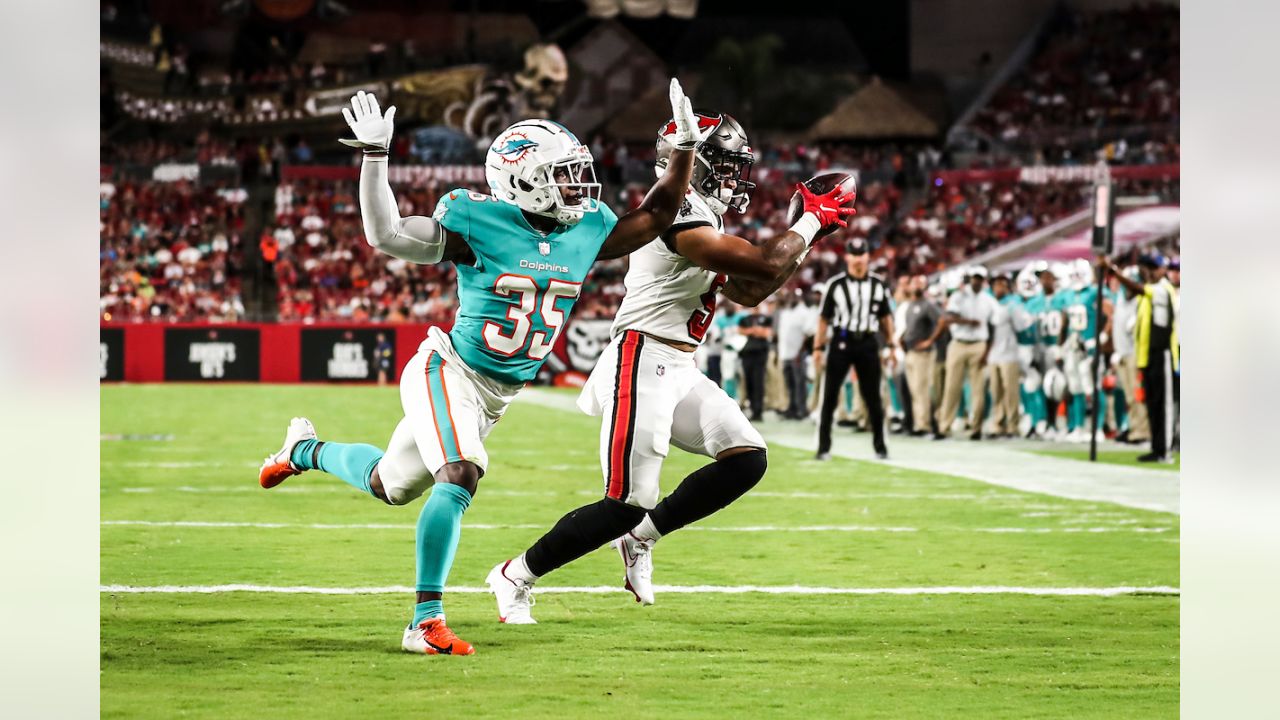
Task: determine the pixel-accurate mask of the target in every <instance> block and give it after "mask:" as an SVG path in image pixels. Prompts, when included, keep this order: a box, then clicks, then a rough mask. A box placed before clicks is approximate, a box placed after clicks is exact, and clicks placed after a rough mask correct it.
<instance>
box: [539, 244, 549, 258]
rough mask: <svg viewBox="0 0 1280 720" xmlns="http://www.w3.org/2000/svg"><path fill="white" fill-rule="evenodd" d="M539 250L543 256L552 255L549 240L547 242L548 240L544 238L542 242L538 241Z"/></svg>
mask: <svg viewBox="0 0 1280 720" xmlns="http://www.w3.org/2000/svg"><path fill="white" fill-rule="evenodd" d="M538 252H540V253H542V255H543V257H546V256H547V255H550V254H551V243H549V242H547V241H545V240H544V241H542V242H540V243H538Z"/></svg>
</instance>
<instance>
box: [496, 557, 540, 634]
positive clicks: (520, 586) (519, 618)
mask: <svg viewBox="0 0 1280 720" xmlns="http://www.w3.org/2000/svg"><path fill="white" fill-rule="evenodd" d="M510 564H511V561H510V560H507V561H506V562H500V563H498V564H497V565H494V566H493V569H492V570H490V571H489V576H488V577H486V578H485V579H484V581H485V582H486V583H487V584H488V585H489V592H491V593H493V596H494V597H495V598H497V599H498V622H500V623H506V624H507V625H537V624H538V621H537V620H534V619H533V615H530V614H529V609H530V608H532V607H533V604H534V600H533V586H532V585H530V584H528V583H526V582H523V581H521V580H512V579H511V578H509V577H507V574H506V573H505V572H504V571H505V570H506V569H507V565H510Z"/></svg>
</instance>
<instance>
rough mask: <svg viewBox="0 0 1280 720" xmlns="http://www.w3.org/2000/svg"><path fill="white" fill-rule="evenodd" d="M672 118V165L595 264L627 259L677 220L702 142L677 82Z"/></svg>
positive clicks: (624, 219) (622, 221)
mask: <svg viewBox="0 0 1280 720" xmlns="http://www.w3.org/2000/svg"><path fill="white" fill-rule="evenodd" d="M670 95H671V117H672V118H673V119H674V120H675V124H676V131H675V133H673V134H672V135H670V136H664V139H666V140H667V141H668V142H670V143H671V144H672V145H673V146H674V147H675V151H674V152H672V153H671V163H670V165H668V167H667V171H666V172H665V173H663V175H662V177H661V178H659V179H658V182H656V183H654V184H653V187H652V188H650V189H649V192H648V194H647V195H645V197H644V200H643V201H641V203H640V206H639V207H637V208H636V209H635V210H632V211H631V212H629V213H627V214H626V215H623V216H622V217H621V218H619V219H618V224H617V225H615V226H614V228H613V231H612V232H610V233H609V237H608V238H606V239H605V241H604V245H603V246H601V248H600V253H599V254H598V255H597V256H596V259H597V260H611V259H613V258H619V257H622V256H623V255H630V254H631V253H632V252H634V251H636V250H639V249H640V248H642V247H644V246H645V245H647V244H649V243H650V242H653V239H654V238H656V237H658V236H659V235H661V234H662V233H664V232H666V231H667V228H669V227H671V223H673V222H675V220H676V213H678V212H679V211H680V204H681V203H683V202H684V195H685V193H686V192H688V190H689V180H690V178H692V177H693V155H694V151H695V149H696V148H697V147H698V144H699V142H701V139H700V137H699V135H698V118H697V116H695V115H694V114H693V106H692V104H690V102H689V98H687V97H685V94H684V90H682V89H681V88H680V81H678V80H676V79H675V78H671V92H670Z"/></svg>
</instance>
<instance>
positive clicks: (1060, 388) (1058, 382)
mask: <svg viewBox="0 0 1280 720" xmlns="http://www.w3.org/2000/svg"><path fill="white" fill-rule="evenodd" d="M1043 382H1044V394H1045V397H1047V398H1049V399H1050V400H1061V399H1062V397H1063V396H1064V395H1066V393H1067V376H1066V375H1065V374H1064V373H1063V372H1062V371H1061V370H1059V369H1058V368H1056V367H1052V368H1049V370H1048V372H1046V373H1045V374H1044V381H1043Z"/></svg>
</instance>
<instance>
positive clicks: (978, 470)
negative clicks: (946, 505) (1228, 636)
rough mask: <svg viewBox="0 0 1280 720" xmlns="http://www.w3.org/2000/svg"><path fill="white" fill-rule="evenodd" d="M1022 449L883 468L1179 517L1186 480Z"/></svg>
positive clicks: (802, 442)
mask: <svg viewBox="0 0 1280 720" xmlns="http://www.w3.org/2000/svg"><path fill="white" fill-rule="evenodd" d="M516 402H529V403H535V404H538V405H542V406H543V407H549V408H555V409H557V410H565V411H568V412H578V410H577V408H576V406H575V404H574V397H573V396H572V395H568V394H564V393H556V392H552V391H549V390H544V389H541V388H526V389H525V390H524V391H522V392H521V393H520V395H518V396H517V399H516ZM756 427H757V429H759V430H760V432H761V433H762V434H763V435H764V436H765V439H766V440H768V441H769V442H770V443H773V444H776V445H782V446H785V447H791V448H795V449H798V450H804V451H806V452H813V451H814V448H816V447H817V440H816V433H817V430H816V428H815V427H814V426H813V425H812V424H810V423H808V422H794V421H792V422H786V421H775V420H767V421H764V422H761V423H756ZM833 440H834V445H833V447H832V453H833V454H835V455H839V456H841V457H846V458H852V459H855V460H867V461H872V462H877V463H879V462H880V461H876V460H875V459H874V455H873V453H872V449H871V441H870V438H869V436H868V435H866V434H865V433H863V434H857V435H854V434H851V433H849V432H848V431H847V430H844V429H843V428H840V429H838V430H837V431H836V432H835V433H833ZM1020 446H1021V443H1019V442H1017V441H1014V442H969V441H968V440H949V441H943V442H934V441H931V440H924V439H918V438H905V437H901V436H894V437H892V438H890V440H889V454H890V458H891V459H890V460H889V461H887V462H884V463H880V464H881V465H882V466H883V467H886V468H893V467H895V466H897V467H905V468H910V469H913V470H923V471H925V472H931V473H938V474H940V475H950V476H952V477H962V478H968V479H970V480H978V481H980V482H984V483H989V484H991V485H999V486H1001V487H1008V488H1013V489H1015V490H1022V491H1025V492H1033V493H1042V494H1045V495H1054V496H1057V497H1062V498H1068V499H1072V500H1094V501H1101V502H1108V503H1114V504H1116V505H1123V506H1125V507H1131V508H1137V509H1140V510H1154V511H1157V512H1166V513H1173V514H1175V515H1176V514H1179V513H1180V502H1179V473H1176V472H1170V471H1168V470H1146V469H1143V468H1135V467H1126V466H1123V465H1114V464H1111V463H1088V462H1081V461H1079V460H1071V459H1067V458H1058V457H1050V456H1045V455H1037V454H1035V453H1031V452H1025V451H1023V450H1019V449H1018V448H1019V447H1020ZM1134 452H1135V454H1137V452H1138V451H1137V450H1135V451H1134Z"/></svg>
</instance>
